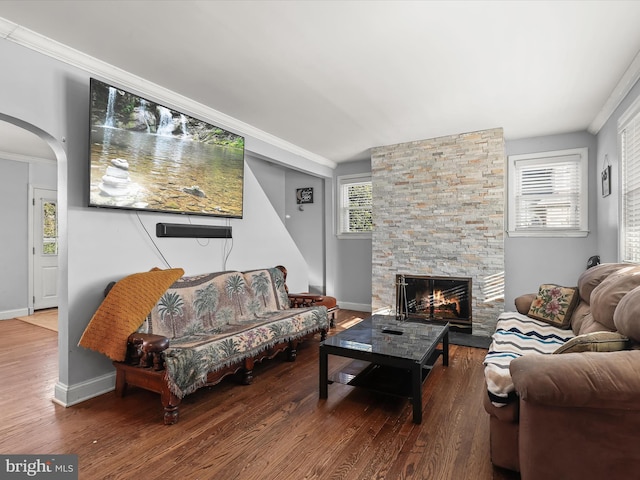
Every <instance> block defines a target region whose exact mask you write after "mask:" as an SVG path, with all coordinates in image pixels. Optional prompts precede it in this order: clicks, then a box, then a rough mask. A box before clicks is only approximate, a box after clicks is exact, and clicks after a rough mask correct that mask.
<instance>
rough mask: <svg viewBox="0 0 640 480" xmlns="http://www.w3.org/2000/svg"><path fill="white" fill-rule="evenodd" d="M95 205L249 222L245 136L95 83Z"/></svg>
mask: <svg viewBox="0 0 640 480" xmlns="http://www.w3.org/2000/svg"><path fill="white" fill-rule="evenodd" d="M90 118H91V120H90V121H91V133H90V141H91V148H90V168H89V171H90V172H89V206H92V207H105V208H121V209H130V210H131V209H132V210H146V211H153V212H171V213H181V214H192V215H212V216H218V217H230V218H242V200H243V183H244V137H241V136H240V135H236V134H234V133H231V132H229V131H227V130H224V129H223V128H220V127H216V126H214V125H211V124H209V123H207V122H203V121H202V120H198V119H195V118H193V117H190V116H189V115H185V114H184V113H180V112H178V111H176V110H172V109H170V108H167V107H165V106H163V105H160V104H158V103H155V102H152V101H150V100H147V99H145V98H142V97H140V96H138V95H134V94H132V93H129V92H126V91H124V90H122V89H121V88H117V87H114V86H112V85H108V84H106V83H103V82H101V81H99V80H96V79H93V78H92V79H91V112H90Z"/></svg>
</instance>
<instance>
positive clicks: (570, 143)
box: [504, 132, 600, 311]
mask: <svg viewBox="0 0 640 480" xmlns="http://www.w3.org/2000/svg"><path fill="white" fill-rule="evenodd" d="M505 133H506V132H505ZM596 140H597V139H596V137H595V136H594V135H591V134H590V133H588V132H576V133H568V134H564V135H551V136H546V137H536V138H526V139H522V140H511V141H507V142H506V145H505V148H506V152H507V156H509V155H519V154H524V153H537V152H548V151H553V150H564V149H569V148H579V147H587V148H588V149H589V234H588V236H586V237H581V238H559V237H546V238H539V237H536V238H524V237H509V235H506V236H505V245H504V247H505V248H504V250H505V302H504V308H505V310H507V311H509V310H515V306H514V303H513V301H514V299H515V298H516V297H517V296H519V295H522V294H524V293H534V292H537V291H538V287H539V286H540V284H542V283H556V284H558V285H564V286H574V285H576V284H577V280H578V276H579V275H580V274H581V273H582V272H583V271H584V270H585V269H586V265H587V259H588V258H589V257H590V256H592V255H596V254H598V225H597V223H598V218H597V208H596V200H597V198H596V197H597V196H598V192H599V180H600V175H599V173H598V172H597V168H596V167H597V165H596V163H597V162H596V156H597V145H596ZM505 224H506V223H505Z"/></svg>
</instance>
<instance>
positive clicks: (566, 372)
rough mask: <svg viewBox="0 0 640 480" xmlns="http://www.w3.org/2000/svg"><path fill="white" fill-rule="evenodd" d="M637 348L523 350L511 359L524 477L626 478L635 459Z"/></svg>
mask: <svg viewBox="0 0 640 480" xmlns="http://www.w3.org/2000/svg"><path fill="white" fill-rule="evenodd" d="M638 362H640V350H631V351H630V350H626V351H621V352H606V353H605V352H594V353H587V352H585V353H567V354H561V355H553V354H549V355H525V356H523V357H520V358H518V359H515V360H513V361H512V362H511V367H510V371H511V375H512V377H513V381H514V385H515V387H516V392H517V393H518V395H519V396H520V419H519V425H518V428H519V433H518V457H519V462H520V473H521V476H522V478H526V479H528V480H547V479H549V478H579V479H581V480H599V479H602V478H626V477H628V475H629V474H628V472H630V471H635V470H636V469H637V467H638V465H640V450H639V449H638V448H637V445H638V431H640V376H639V375H637V374H636V373H634V372H635V370H637V367H634V365H636V366H637V365H638Z"/></svg>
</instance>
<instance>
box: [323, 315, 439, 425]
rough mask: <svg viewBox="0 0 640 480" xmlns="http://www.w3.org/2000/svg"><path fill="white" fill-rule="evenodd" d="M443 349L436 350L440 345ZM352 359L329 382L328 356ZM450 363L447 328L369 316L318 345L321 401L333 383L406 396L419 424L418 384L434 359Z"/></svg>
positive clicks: (420, 416)
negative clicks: (440, 357) (352, 360)
mask: <svg viewBox="0 0 640 480" xmlns="http://www.w3.org/2000/svg"><path fill="white" fill-rule="evenodd" d="M440 344H441V345H442V348H438V346H439V345H440ZM329 355H338V356H341V357H347V358H353V359H354V360H356V362H353V363H351V364H349V366H348V367H347V369H346V370H345V371H341V372H338V374H337V375H336V376H334V377H333V379H332V380H330V379H329V375H328V374H329V369H328V356H329ZM440 355H442V364H443V365H445V366H447V365H448V364H449V324H448V323H446V324H438V323H428V322H424V321H411V320H404V321H399V320H396V318H395V317H393V316H387V315H373V316H371V317H369V318H366V319H364V320H362V321H361V322H360V323H358V324H356V325H354V326H353V327H351V328H348V329H347V330H344V331H343V332H340V333H338V334H337V335H333V336H331V337H329V338H327V339H326V340H324V341H323V342H322V343H320V398H327V397H328V393H329V388H328V386H329V384H331V383H333V382H334V381H336V382H340V383H346V384H348V385H353V386H358V387H366V388H369V389H372V390H375V391H378V392H382V393H385V394H390V395H396V396H401V397H405V398H410V399H411V403H412V405H413V422H414V423H421V422H422V383H423V382H424V380H425V378H426V377H427V375H428V374H429V372H430V371H431V368H432V367H433V365H434V364H435V362H436V360H437V359H438V357H439V356H440Z"/></svg>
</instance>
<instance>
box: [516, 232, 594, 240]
mask: <svg viewBox="0 0 640 480" xmlns="http://www.w3.org/2000/svg"><path fill="white" fill-rule="evenodd" d="M507 235H509V236H510V237H531V238H541V237H566V238H575V237H586V236H588V235H589V230H559V231H557V232H553V231H537V232H536V231H527V232H522V231H519V232H513V231H507Z"/></svg>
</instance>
